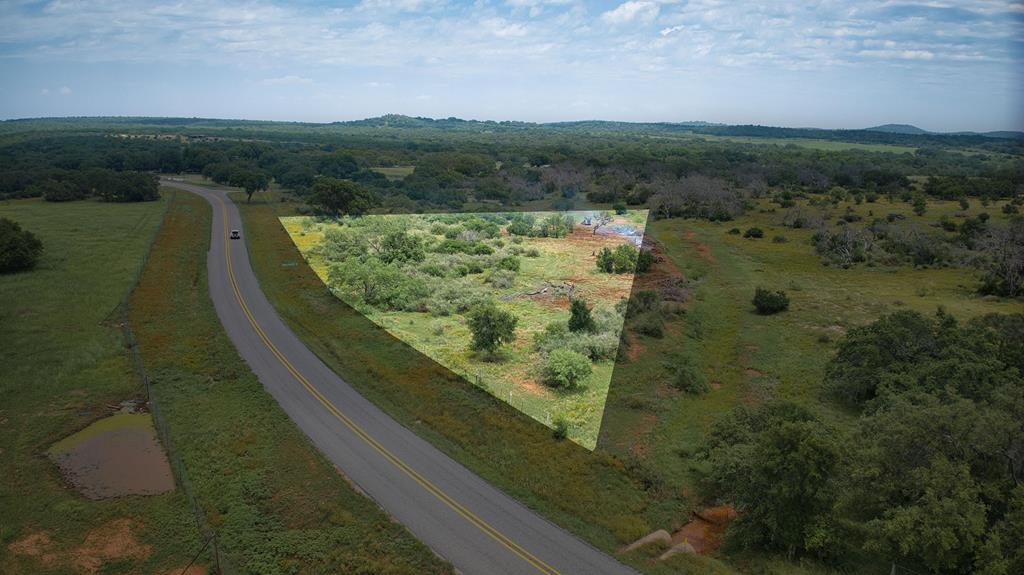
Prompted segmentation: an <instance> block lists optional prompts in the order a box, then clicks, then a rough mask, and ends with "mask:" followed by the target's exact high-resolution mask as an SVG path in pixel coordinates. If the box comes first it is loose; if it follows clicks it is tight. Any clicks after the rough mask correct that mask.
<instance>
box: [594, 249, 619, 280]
mask: <svg viewBox="0 0 1024 575" xmlns="http://www.w3.org/2000/svg"><path fill="white" fill-rule="evenodd" d="M597 269H598V271H602V272H604V273H606V274H610V273H612V272H614V271H615V257H614V256H613V255H612V250H611V249H610V248H608V247H603V248H601V250H600V251H598V252H597Z"/></svg>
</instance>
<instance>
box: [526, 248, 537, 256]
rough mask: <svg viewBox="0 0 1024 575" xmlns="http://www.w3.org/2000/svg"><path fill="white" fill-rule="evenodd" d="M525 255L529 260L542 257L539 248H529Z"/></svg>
mask: <svg viewBox="0 0 1024 575" xmlns="http://www.w3.org/2000/svg"><path fill="white" fill-rule="evenodd" d="M524 255H525V256H526V257H528V258H538V257H540V251H538V250H537V248H529V249H527V250H526V252H525V254H524Z"/></svg>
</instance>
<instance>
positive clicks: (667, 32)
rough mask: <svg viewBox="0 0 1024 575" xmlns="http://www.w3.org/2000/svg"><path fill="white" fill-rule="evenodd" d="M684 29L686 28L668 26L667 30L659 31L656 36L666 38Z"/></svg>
mask: <svg viewBox="0 0 1024 575" xmlns="http://www.w3.org/2000/svg"><path fill="white" fill-rule="evenodd" d="M684 28H686V27H685V26H670V27H668V28H662V29H661V31H660V32H658V34H661V35H662V36H668V35H670V34H675V33H676V32H678V31H680V30H682V29H684Z"/></svg>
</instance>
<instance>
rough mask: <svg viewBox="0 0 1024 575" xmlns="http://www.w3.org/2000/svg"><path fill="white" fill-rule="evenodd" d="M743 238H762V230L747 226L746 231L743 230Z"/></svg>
mask: <svg viewBox="0 0 1024 575" xmlns="http://www.w3.org/2000/svg"><path fill="white" fill-rule="evenodd" d="M743 237H745V238H763V237H764V230H762V229H761V228H747V231H745V232H743Z"/></svg>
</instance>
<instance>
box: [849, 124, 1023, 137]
mask: <svg viewBox="0 0 1024 575" xmlns="http://www.w3.org/2000/svg"><path fill="white" fill-rule="evenodd" d="M864 131H865V132H882V133H885V134H907V135H913V136H983V137H985V138H1002V139H1007V140H1024V132H1013V131H1009V130H999V131H995V132H929V131H928V130H925V129H922V128H918V127H917V126H911V125H910V124H882V125H881V126H875V127H873V128H865V129H864Z"/></svg>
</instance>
